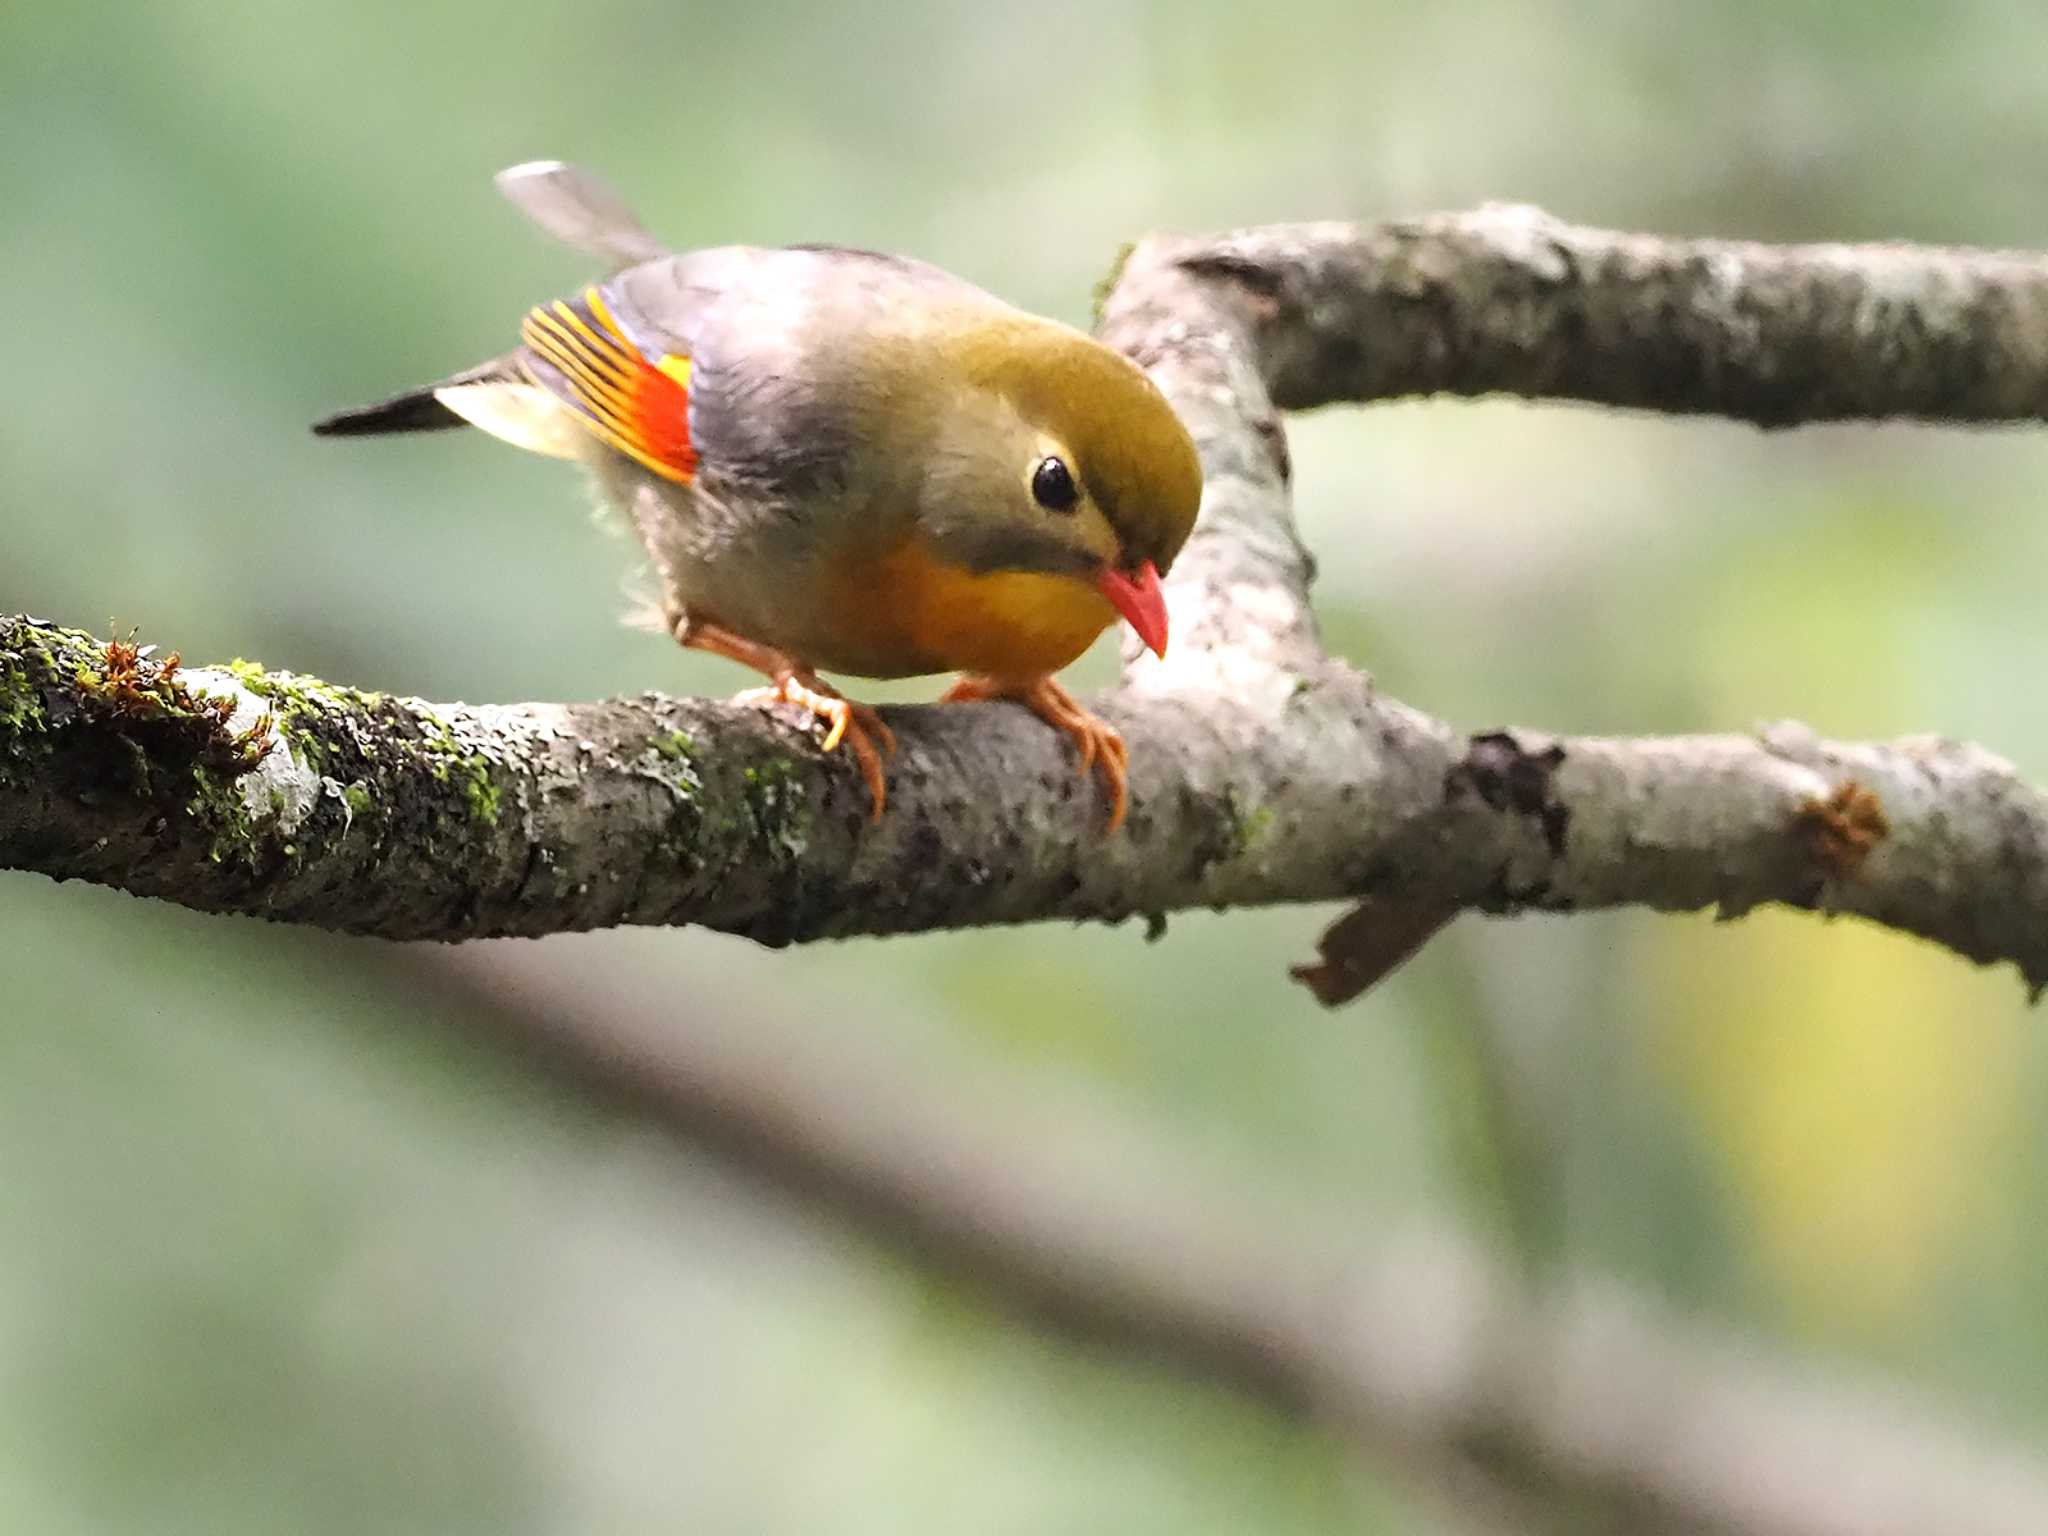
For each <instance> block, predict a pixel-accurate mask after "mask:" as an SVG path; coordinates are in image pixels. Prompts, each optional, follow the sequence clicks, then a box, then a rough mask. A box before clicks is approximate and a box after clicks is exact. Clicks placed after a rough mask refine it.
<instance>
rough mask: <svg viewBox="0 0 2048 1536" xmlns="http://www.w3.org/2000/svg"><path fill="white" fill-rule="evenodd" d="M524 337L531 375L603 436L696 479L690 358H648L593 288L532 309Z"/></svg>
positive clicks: (664, 469) (635, 455)
mask: <svg viewBox="0 0 2048 1536" xmlns="http://www.w3.org/2000/svg"><path fill="white" fill-rule="evenodd" d="M520 336H521V338H522V339H523V340H524V341H525V343H526V351H525V353H524V354H523V355H522V356H521V359H520V361H521V362H522V364H523V365H524V366H525V368H526V372H527V375H528V377H530V378H531V379H532V380H533V382H534V383H536V384H538V385H540V386H541V388H543V389H545V390H547V391H548V393H550V394H552V395H554V396H555V397H556V398H557V399H559V400H561V401H563V402H564V403H565V404H567V405H569V406H571V407H572V408H573V409H574V410H575V412H576V414H577V417H578V419H579V420H581V421H582V423H583V425H584V426H586V427H588V428H589V429H590V430H591V432H593V433H594V434H596V436H597V437H598V438H599V439H601V440H602V441H603V442H606V443H608V444H610V445H611V446H612V447H614V448H616V449H618V451H619V452H621V453H623V454H625V455H626V456H627V457H628V458H630V459H633V460H635V461H637V462H638V463H640V464H643V465H645V466H646V467H647V468H648V469H650V470H652V471H653V472H654V473H655V474H657V475H661V476H664V477H665V478H667V479H670V480H675V481H679V482H681V483H682V484H684V485H688V484H689V483H690V481H691V480H692V479H694V478H695V476H696V473H697V450H696V449H695V448H694V447H692V446H691V444H690V360H689V359H688V358H687V357H682V356H679V355H677V354H675V353H669V354H667V355H665V356H663V357H660V358H657V359H655V360H653V361H649V360H648V358H647V357H646V355H645V354H644V353H642V352H641V351H640V349H639V348H638V347H636V346H634V345H633V343H632V342H630V341H628V340H627V339H626V333H625V332H624V331H623V330H621V329H620V328H619V323H618V321H616V320H614V319H613V318H612V313H611V310H610V309H609V308H607V307H606V305H605V302H604V297H603V295H602V294H600V293H599V292H598V291H597V289H596V288H595V287H590V288H586V289H584V290H583V296H582V298H580V299H578V300H575V301H573V302H572V301H570V300H566V299H557V300H556V301H555V302H554V303H552V304H543V305H541V306H540V307H539V308H537V309H532V310H529V311H528V312H527V315H526V323H525V324H524V325H523V326H521V327H520Z"/></svg>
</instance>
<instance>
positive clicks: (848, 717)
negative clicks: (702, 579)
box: [674, 617, 896, 821]
mask: <svg viewBox="0 0 2048 1536" xmlns="http://www.w3.org/2000/svg"><path fill="white" fill-rule="evenodd" d="M674 632H675V637H676V643H677V644H678V645H684V646H688V647H689V648H690V649H692V650H697V651H709V652H711V653H712V654H713V655H714V656H723V657H725V658H726V659H727V660H728V661H736V662H738V663H739V664H740V665H741V666H743V667H752V668H753V669H754V670H755V671H756V672H762V673H765V674H767V676H768V677H769V679H770V685H769V686H768V687H766V688H748V689H745V690H743V691H742V692H739V693H736V694H734V695H733V697H732V702H733V703H735V704H794V705H795V706H796V707H797V708H798V709H801V710H805V711H807V712H808V713H810V714H812V715H815V716H816V717H817V718H818V719H820V720H823V721H824V722H825V726H826V729H825V739H824V740H823V741H822V742H820V743H819V746H820V747H821V748H822V749H823V750H824V751H827V752H830V751H831V750H832V749H833V748H834V747H836V746H838V745H839V743H840V742H841V741H844V742H845V743H846V749H847V750H848V751H849V752H851V753H852V754H853V760H854V762H855V764H856V765H857V766H858V767H859V769H860V776H861V778H862V780H863V781H864V782H865V783H866V784H867V787H868V796H869V798H870V799H871V800H872V801H873V802H874V809H873V810H872V811H871V812H870V813H869V815H868V819H869V820H870V821H880V820H881V819H882V806H883V805H884V804H885V803H886V802H887V800H888V798H889V793H888V788H887V786H886V785H885V784H884V783H883V780H882V756H883V754H884V753H888V752H894V751H895V750H896V733H895V732H894V731H892V730H890V729H889V727H888V726H887V725H885V724H883V722H882V717H881V714H880V713H879V712H878V711H876V710H875V709H873V708H872V707H871V706H869V705H866V704H856V703H855V702H854V701H853V700H852V699H849V698H847V697H846V696H845V695H844V694H842V693H840V692H839V690H838V689H836V688H834V687H832V686H831V685H830V684H829V683H824V682H821V681H819V678H818V674H817V673H815V672H813V671H812V670H811V669H810V668H809V667H807V666H805V665H804V664H803V663H802V662H800V661H798V660H797V659H796V658H795V657H793V656H790V655H787V654H786V653H784V652H782V651H778V650H776V649H775V647H773V646H772V645H762V644H760V643H758V642H756V641H753V640H749V639H747V638H746V637H745V636H743V635H736V634H734V633H733V632H732V631H731V630H729V629H725V628H723V627H721V626H720V625H717V624H707V623H704V622H702V621H700V620H696V619H690V618H687V617H686V618H681V619H678V620H676V621H675V624H674Z"/></svg>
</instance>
